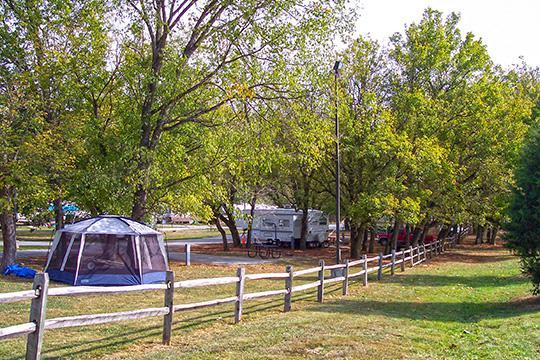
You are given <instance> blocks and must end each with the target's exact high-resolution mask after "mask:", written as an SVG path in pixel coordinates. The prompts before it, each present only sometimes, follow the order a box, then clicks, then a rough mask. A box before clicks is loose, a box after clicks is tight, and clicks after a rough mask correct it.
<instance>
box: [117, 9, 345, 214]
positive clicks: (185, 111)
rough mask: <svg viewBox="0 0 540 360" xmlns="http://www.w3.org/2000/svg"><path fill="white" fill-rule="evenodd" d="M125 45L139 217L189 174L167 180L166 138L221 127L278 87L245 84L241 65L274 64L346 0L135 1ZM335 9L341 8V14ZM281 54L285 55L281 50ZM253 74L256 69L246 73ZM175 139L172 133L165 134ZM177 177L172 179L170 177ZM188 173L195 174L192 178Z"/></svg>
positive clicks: (135, 210) (135, 205) (134, 190)
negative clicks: (238, 105) (233, 109)
mask: <svg viewBox="0 0 540 360" xmlns="http://www.w3.org/2000/svg"><path fill="white" fill-rule="evenodd" d="M126 4H127V8H126V10H127V14H129V18H128V19H126V20H127V21H128V22H129V29H130V30H131V35H130V36H131V37H130V38H129V41H127V42H126V44H125V45H126V47H125V48H124V49H125V52H126V63H125V65H124V69H121V71H122V72H123V73H124V76H125V79H126V89H128V92H127V93H126V96H125V98H124V99H123V103H124V104H125V108H126V109H130V111H129V113H127V114H125V122H126V123H129V124H130V127H129V130H130V134H131V135H126V139H129V141H130V145H131V147H132V150H131V154H132V155H131V159H132V160H131V162H132V163H133V164H134V166H133V167H132V168H131V173H132V175H131V181H132V182H131V189H132V193H133V194H132V196H133V197H132V210H131V215H132V217H133V218H135V219H142V218H144V217H146V216H147V214H148V213H149V210H151V209H152V208H153V207H155V206H156V203H157V200H158V199H156V198H155V196H154V194H153V190H154V187H155V185H154V183H155V182H160V183H162V185H161V188H162V189H167V188H169V189H172V188H174V187H175V186H177V185H179V183H181V182H182V179H183V178H184V177H185V176H186V174H185V173H182V172H180V173H178V176H177V177H176V178H172V179H167V181H162V180H163V179H161V178H160V176H162V175H163V173H162V172H160V171H159V169H160V165H159V162H158V161H157V160H158V158H159V151H160V146H161V142H162V139H163V138H164V136H169V137H170V138H171V141H172V139H173V138H174V139H175V140H176V144H177V145H178V146H184V147H185V148H186V147H187V146H186V145H183V144H182V141H180V139H182V138H183V139H185V138H186V135H187V133H188V132H195V133H198V134H197V135H200V132H201V131H202V130H201V128H203V127H211V126H216V124H218V123H219V119H218V118H216V117H215V116H213V115H215V110H216V109H218V108H220V107H222V106H223V105H225V104H227V103H229V102H230V101H231V100H233V99H235V98H236V97H238V96H242V94H243V93H245V92H246V91H249V92H257V91H259V90H261V89H278V88H279V85H276V84H272V83H268V82H266V81H265V82H262V83H259V82H253V81H251V79H250V78H249V76H248V77H247V78H246V82H239V81H238V79H237V78H236V75H237V74H238V71H235V69H236V68H239V67H241V66H242V65H244V64H245V61H247V60H249V59H252V58H258V59H261V60H264V62H265V63H267V64H268V65H271V64H272V63H275V62H279V61H280V58H282V57H283V56H284V55H286V54H287V53H288V52H291V51H294V47H295V46H296V45H298V44H299V43H301V42H304V41H305V39H306V38H308V37H310V36H311V35H310V33H311V32H312V31H314V32H317V29H318V28H323V29H326V28H327V26H326V24H327V21H328V19H329V18H333V17H334V16H335V14H337V13H339V12H340V8H341V7H342V1H335V2H331V3H330V4H328V3H327V2H326V1H320V0H310V1H308V2H305V1H267V0H250V1H230V0H205V1H202V2H197V1H181V2H175V1H172V0H171V1H158V0H155V1H140V2H136V1H131V0H127V1H126ZM334 10H335V11H334ZM278 49H279V50H278ZM246 74H247V75H249V72H247V73H246ZM166 134H168V135H166ZM169 175H171V174H169ZM188 176H189V175H188Z"/></svg>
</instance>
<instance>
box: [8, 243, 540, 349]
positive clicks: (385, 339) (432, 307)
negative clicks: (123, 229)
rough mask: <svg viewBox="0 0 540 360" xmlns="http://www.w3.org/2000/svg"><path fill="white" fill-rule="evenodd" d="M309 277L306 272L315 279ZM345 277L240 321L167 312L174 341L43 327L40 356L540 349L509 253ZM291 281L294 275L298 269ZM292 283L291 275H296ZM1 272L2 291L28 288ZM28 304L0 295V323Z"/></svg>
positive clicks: (146, 302) (114, 306)
mask: <svg viewBox="0 0 540 360" xmlns="http://www.w3.org/2000/svg"><path fill="white" fill-rule="evenodd" d="M282 269H283V264H277V265H264V266H262V265H261V266H251V267H248V269H247V271H248V272H250V273H253V272H259V271H268V272H271V271H282ZM175 271H176V275H177V277H178V278H195V277H207V276H216V275H231V274H232V273H234V268H221V267H211V266H202V265H198V266H192V267H190V268H186V267H179V266H176V267H175ZM312 280H313V279H305V281H312ZM370 280H371V282H370V284H369V287H368V288H364V287H363V286H362V285H361V284H360V283H358V282H356V281H355V282H352V283H351V287H350V295H349V296H346V297H344V296H342V295H341V289H340V288H339V285H336V286H333V287H328V288H327V291H326V296H325V303H324V304H318V303H316V302H315V301H314V299H315V294H314V292H305V293H302V294H298V295H296V294H295V295H294V303H293V310H292V311H291V312H290V313H283V312H282V306H283V301H282V298H274V299H271V300H268V299H267V300H261V301H252V302H246V303H245V312H244V318H243V321H242V323H241V324H239V325H234V324H233V323H232V315H233V314H232V308H233V306H232V304H230V305H224V306H220V307H217V308H213V309H204V310H198V311H192V312H186V313H177V314H175V322H174V326H173V339H172V346H162V345H160V339H161V320H160V319H157V318H156V319H149V320H142V321H129V322H122V323H114V324H105V325H98V326H91V327H81V328H73V329H64V330H51V331H47V332H46V334H45V343H44V357H45V358H57V357H67V358H92V357H93V358H95V357H105V356H106V357H108V358H130V359H177V358H197V359H199V358H203V359H204V358H208V359H214V358H226V359H237V358H238V359H251V358H253V359H256V358H272V359H281V358H298V359H304V358H306V357H307V358H328V359H334V358H350V359H357V358H367V359H393V358H411V359H413V358H414V359H417V358H420V359H446V358H454V359H536V358H538V357H539V355H540V300H539V299H533V298H532V297H530V296H528V294H529V289H530V285H529V283H528V282H527V280H526V279H524V278H523V277H522V276H521V275H520V272H519V267H518V263H517V261H516V259H515V258H512V257H510V256H508V255H507V254H506V253H505V252H504V250H491V249H483V250H476V251H475V250H471V249H465V250H455V251H454V252H453V254H451V255H450V254H447V255H445V256H444V257H440V258H438V259H437V260H436V261H433V262H432V263H431V264H428V265H421V266H418V267H416V268H414V269H410V268H407V270H406V272H405V273H400V272H398V273H397V274H396V276H394V277H390V276H387V275H386V276H384V277H383V280H382V281H381V282H375V281H373V280H374V279H371V278H370ZM295 281H296V279H295ZM296 283H298V282H296ZM28 286H29V283H28V282H21V281H12V280H9V281H2V282H0V292H5V291H14V290H19V289H27V288H28ZM282 286H283V283H282V281H277V282H271V281H266V282H263V281H261V282H248V284H247V289H246V291H249V292H251V291H260V290H268V289H271V288H280V287H282ZM232 294H234V286H232V285H231V286H229V285H226V286H220V287H213V288H212V289H191V290H189V291H186V290H181V291H177V292H176V294H175V301H176V302H191V301H196V300H197V299H209V298H217V297H222V296H223V297H226V296H231V295H232ZM162 302H163V296H162V294H151V295H150V293H145V294H133V295H126V296H94V297H86V298H81V297H79V298H51V299H50V307H49V310H48V317H49V318H51V317H55V316H66V315H68V314H70V315H73V314H86V313H97V312H109V311H120V310H127V309H134V308H141V307H143V306H162V305H161V304H162ZM28 307H29V306H28V303H20V304H9V305H0V327H1V326H7V325H12V324H16V323H19V322H24V321H26V320H27V316H28ZM23 354H24V340H23V339H17V340H8V341H4V342H0V358H20V357H21V356H22V355H23Z"/></svg>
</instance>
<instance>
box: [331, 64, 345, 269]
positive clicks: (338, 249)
mask: <svg viewBox="0 0 540 360" xmlns="http://www.w3.org/2000/svg"><path fill="white" fill-rule="evenodd" d="M342 67H343V63H342V62H341V61H339V60H338V61H336V62H335V64H334V68H333V70H334V96H335V110H336V114H335V115H336V117H335V125H336V158H335V161H336V264H339V263H341V247H340V243H339V242H340V237H339V233H340V222H341V213H340V210H341V204H340V198H341V192H340V171H339V120H338V92H337V90H338V87H337V86H338V83H337V80H338V76H339V71H340V70H341V68H342Z"/></svg>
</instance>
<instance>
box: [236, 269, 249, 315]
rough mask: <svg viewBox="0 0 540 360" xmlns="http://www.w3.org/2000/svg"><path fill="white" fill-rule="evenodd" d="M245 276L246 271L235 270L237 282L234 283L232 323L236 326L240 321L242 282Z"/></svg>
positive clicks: (242, 298) (242, 300)
mask: <svg viewBox="0 0 540 360" xmlns="http://www.w3.org/2000/svg"><path fill="white" fill-rule="evenodd" d="M245 275H246V269H244V268H238V269H237V270H236V276H238V282H237V283H236V302H235V304H234V323H235V324H238V323H239V322H240V320H242V306H243V304H244V282H245V281H246V279H245Z"/></svg>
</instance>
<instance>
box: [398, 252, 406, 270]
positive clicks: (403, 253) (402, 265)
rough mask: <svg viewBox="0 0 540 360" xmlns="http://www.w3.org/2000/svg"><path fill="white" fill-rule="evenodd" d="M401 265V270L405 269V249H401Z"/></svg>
mask: <svg viewBox="0 0 540 360" xmlns="http://www.w3.org/2000/svg"><path fill="white" fill-rule="evenodd" d="M399 265H400V267H401V272H403V271H405V249H401V263H400V264H399Z"/></svg>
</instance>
